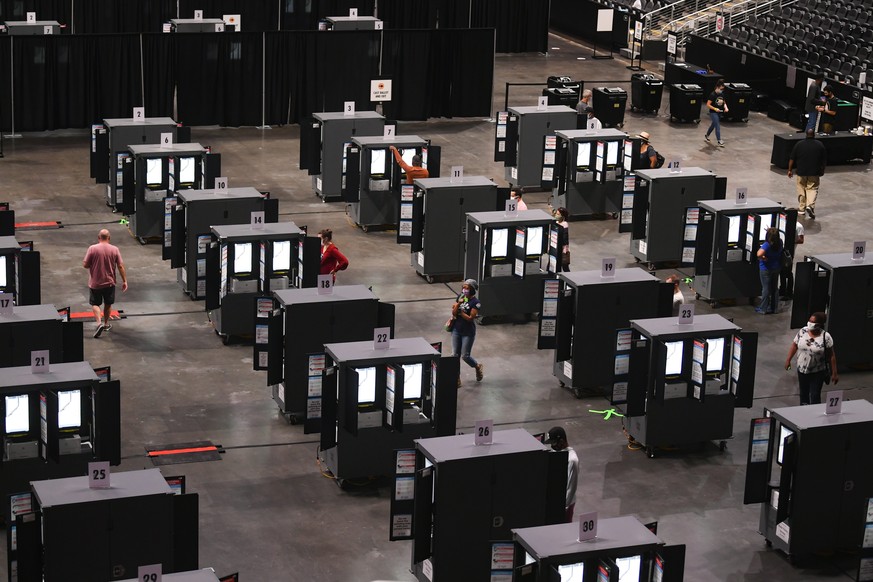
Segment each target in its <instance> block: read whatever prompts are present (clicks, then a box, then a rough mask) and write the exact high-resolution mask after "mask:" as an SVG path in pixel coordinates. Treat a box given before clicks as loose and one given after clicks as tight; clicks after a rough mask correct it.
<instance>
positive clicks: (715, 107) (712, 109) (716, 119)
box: [703, 79, 728, 148]
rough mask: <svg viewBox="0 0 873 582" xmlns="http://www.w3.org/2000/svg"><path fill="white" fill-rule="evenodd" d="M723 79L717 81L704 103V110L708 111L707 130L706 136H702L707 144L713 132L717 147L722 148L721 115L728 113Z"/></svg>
mask: <svg viewBox="0 0 873 582" xmlns="http://www.w3.org/2000/svg"><path fill="white" fill-rule="evenodd" d="M723 92H724V79H719V80H718V81H716V83H715V90H714V91H713V92H712V93H710V94H709V99H707V101H706V108H707V109H709V120H710V124H709V129H707V130H706V135H704V136H703V139H705V140H706V141H707V142H708V141H709V134H711V133H712V131H713V130H715V139H716V141H717V142H718V147H720V148H723V147H724V142H723V141H721V117H720V116H721V114H722V113H727V112H728V106H727V103H725V102H724V95H722V93H723Z"/></svg>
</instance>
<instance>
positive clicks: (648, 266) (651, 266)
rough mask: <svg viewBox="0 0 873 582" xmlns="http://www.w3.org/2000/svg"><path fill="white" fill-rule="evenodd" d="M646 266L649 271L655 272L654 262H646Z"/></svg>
mask: <svg viewBox="0 0 873 582" xmlns="http://www.w3.org/2000/svg"><path fill="white" fill-rule="evenodd" d="M646 268H647V269H648V270H649V271H651V272H653V273H654V272H655V263H646Z"/></svg>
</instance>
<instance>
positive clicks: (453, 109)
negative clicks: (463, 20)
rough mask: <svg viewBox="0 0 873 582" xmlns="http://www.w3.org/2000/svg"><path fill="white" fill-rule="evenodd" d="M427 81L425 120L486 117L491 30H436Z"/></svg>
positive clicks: (490, 78)
mask: <svg viewBox="0 0 873 582" xmlns="http://www.w3.org/2000/svg"><path fill="white" fill-rule="evenodd" d="M428 68H429V71H428V78H430V79H432V84H431V86H430V87H429V91H430V94H431V103H430V109H429V111H428V117H476V116H489V115H490V114H491V113H490V110H491V86H492V81H493V79H494V30H493V29H479V30H476V29H457V30H436V31H434V34H433V42H432V44H431V51H430V61H429V67H428Z"/></svg>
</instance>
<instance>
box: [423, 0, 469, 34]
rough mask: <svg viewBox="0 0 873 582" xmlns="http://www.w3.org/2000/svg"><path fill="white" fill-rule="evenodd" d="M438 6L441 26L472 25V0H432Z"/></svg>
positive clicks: (458, 26) (457, 26)
mask: <svg viewBox="0 0 873 582" xmlns="http://www.w3.org/2000/svg"><path fill="white" fill-rule="evenodd" d="M431 1H432V2H435V3H436V6H437V21H438V24H439V27H440V28H467V27H468V26H470V2H471V0H431Z"/></svg>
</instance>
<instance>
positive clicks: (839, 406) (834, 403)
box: [825, 390, 843, 414]
mask: <svg viewBox="0 0 873 582" xmlns="http://www.w3.org/2000/svg"><path fill="white" fill-rule="evenodd" d="M842 411H843V391H842V390H831V391H830V392H828V393H827V395H825V414H839V413H840V412H842Z"/></svg>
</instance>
